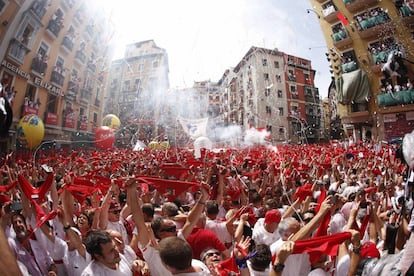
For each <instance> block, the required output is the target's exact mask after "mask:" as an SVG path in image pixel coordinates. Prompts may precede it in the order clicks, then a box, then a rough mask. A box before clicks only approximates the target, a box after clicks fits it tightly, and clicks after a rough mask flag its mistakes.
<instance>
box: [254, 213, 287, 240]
mask: <svg viewBox="0 0 414 276" xmlns="http://www.w3.org/2000/svg"><path fill="white" fill-rule="evenodd" d="M281 219H282V214H281V213H280V211H279V210H277V209H272V210H268V211H267V212H266V215H265V217H264V218H260V219H258V220H257V222H256V224H255V225H254V228H253V237H252V239H253V240H254V242H255V243H256V244H266V245H269V246H270V245H271V244H272V243H274V242H275V241H277V240H278V239H279V238H280V235H279V233H278V231H277V228H278V226H279V222H280V220H281Z"/></svg>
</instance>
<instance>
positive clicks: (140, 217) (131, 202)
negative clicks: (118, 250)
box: [126, 179, 150, 246]
mask: <svg viewBox="0 0 414 276" xmlns="http://www.w3.org/2000/svg"><path fill="white" fill-rule="evenodd" d="M126 183H127V185H128V186H127V204H128V206H129V208H131V213H132V219H133V220H134V222H135V226H136V227H137V229H138V233H139V234H138V241H139V243H140V244H141V246H146V245H147V244H148V243H149V241H150V235H149V233H148V229H147V226H146V224H145V221H144V214H143V213H142V209H141V207H140V206H139V204H138V200H137V196H136V190H137V183H136V180H133V179H131V180H128V181H127V182H126Z"/></svg>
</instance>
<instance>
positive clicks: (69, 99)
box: [65, 91, 76, 102]
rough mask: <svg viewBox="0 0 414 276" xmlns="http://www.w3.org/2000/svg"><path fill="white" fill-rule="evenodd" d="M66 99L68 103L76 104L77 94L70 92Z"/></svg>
mask: <svg viewBox="0 0 414 276" xmlns="http://www.w3.org/2000/svg"><path fill="white" fill-rule="evenodd" d="M65 99H66V100H67V101H70V102H75V101H76V93H75V92H73V91H68V92H67V93H66V94H65Z"/></svg>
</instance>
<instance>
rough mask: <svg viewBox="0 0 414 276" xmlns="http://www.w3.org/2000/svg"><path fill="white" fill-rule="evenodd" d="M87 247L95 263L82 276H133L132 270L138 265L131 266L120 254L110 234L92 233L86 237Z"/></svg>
mask: <svg viewBox="0 0 414 276" xmlns="http://www.w3.org/2000/svg"><path fill="white" fill-rule="evenodd" d="M85 246H86V250H87V251H88V253H89V254H91V256H92V258H93V261H92V262H91V263H90V264H89V265H88V266H87V267H86V268H85V270H84V271H83V272H82V276H92V275H108V276H117V275H119V276H125V275H132V269H135V267H136V264H132V266H131V264H129V263H128V261H127V260H126V258H125V257H123V256H122V255H121V254H119V251H118V249H117V246H116V244H115V242H114V241H113V239H112V238H111V236H110V234H109V233H108V232H106V231H102V230H94V231H90V232H89V233H88V234H87V235H86V237H85ZM131 267H132V269H131Z"/></svg>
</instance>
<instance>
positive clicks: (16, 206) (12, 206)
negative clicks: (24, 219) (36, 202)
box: [10, 200, 23, 212]
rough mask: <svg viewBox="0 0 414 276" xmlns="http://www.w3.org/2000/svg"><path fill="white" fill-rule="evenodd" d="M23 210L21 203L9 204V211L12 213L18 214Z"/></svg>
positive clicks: (16, 201)
mask: <svg viewBox="0 0 414 276" xmlns="http://www.w3.org/2000/svg"><path fill="white" fill-rule="evenodd" d="M22 209H23V206H22V202H21V201H18V200H15V201H13V202H12V203H11V204H10V210H11V211H13V212H19V211H21V210H22Z"/></svg>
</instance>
